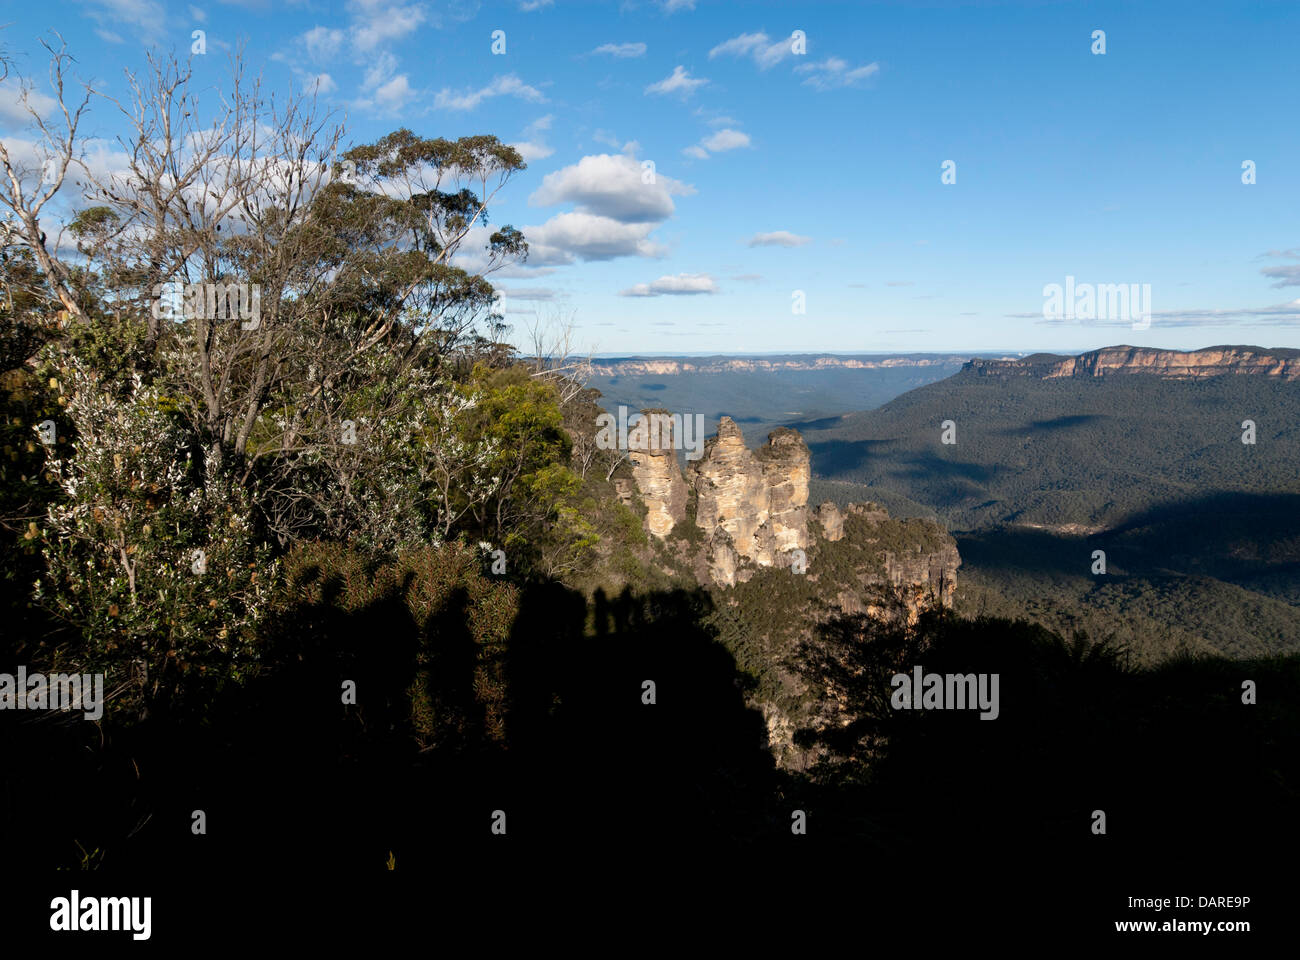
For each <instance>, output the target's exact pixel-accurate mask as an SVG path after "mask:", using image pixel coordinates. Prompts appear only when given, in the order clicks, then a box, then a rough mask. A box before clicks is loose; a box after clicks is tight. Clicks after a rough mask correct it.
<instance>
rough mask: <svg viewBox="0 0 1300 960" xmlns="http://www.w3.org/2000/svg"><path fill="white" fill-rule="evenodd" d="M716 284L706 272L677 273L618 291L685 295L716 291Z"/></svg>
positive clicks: (638, 294)
mask: <svg viewBox="0 0 1300 960" xmlns="http://www.w3.org/2000/svg"><path fill="white" fill-rule="evenodd" d="M717 292H718V285H717V283H716V282H715V281H714V279H713V278H712V277H711V276H709V275H708V274H707V273H679V274H677V275H676V276H663V277H660V278H659V279H658V280H655V281H653V282H652V283H638V284H635V285H634V286H631V287H628V288H627V289H626V290H622V291H620V292H619V296H620V297H685V296H695V295H698V294H710V293H717Z"/></svg>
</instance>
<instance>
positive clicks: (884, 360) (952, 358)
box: [591, 353, 971, 377]
mask: <svg viewBox="0 0 1300 960" xmlns="http://www.w3.org/2000/svg"><path fill="white" fill-rule="evenodd" d="M970 356H971V355H970V354H969V353H960V354H900V355H880V356H834V355H831V354H810V355H794V356H775V357H605V358H596V359H593V360H592V361H591V366H592V371H593V373H595V374H596V375H597V376H602V377H643V376H675V375H679V374H685V373H759V372H781V371H786V370H835V369H843V370H894V369H898V368H906V367H941V366H944V365H945V364H958V363H964V362H965V361H966V360H967V359H969V357H970Z"/></svg>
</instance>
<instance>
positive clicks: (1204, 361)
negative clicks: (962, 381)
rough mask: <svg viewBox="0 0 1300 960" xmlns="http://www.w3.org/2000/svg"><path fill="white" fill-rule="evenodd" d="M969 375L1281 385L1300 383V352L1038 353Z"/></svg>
mask: <svg viewBox="0 0 1300 960" xmlns="http://www.w3.org/2000/svg"><path fill="white" fill-rule="evenodd" d="M962 369H963V371H964V372H968V373H971V374H973V375H975V376H979V377H1031V378H1034V379H1040V380H1055V379H1060V378H1063V377H1073V378H1096V377H1107V376H1131V375H1136V374H1148V375H1154V376H1158V377H1161V378H1162V379H1166V380H1194V379H1201V378H1205V377H1223V376H1232V375H1255V376H1264V377H1276V378H1278V379H1280V380H1296V379H1300V351H1298V350H1290V349H1268V348H1264V347H1250V346H1222V347H1206V348H1204V349H1202V350H1159V349H1155V348H1152V347H1130V346H1116V347H1103V348H1101V349H1100V350H1091V351H1089V352H1087V353H1081V354H1079V355H1078V356H1077V357H1067V356H1056V355H1054V354H1034V355H1033V356H1029V357H1024V358H1022V359H1018V360H988V359H983V358H979V359H975V360H971V361H970V362H969V363H967V364H966V365H965V366H964V367H963V368H962Z"/></svg>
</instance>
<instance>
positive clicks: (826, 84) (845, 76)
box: [794, 57, 880, 90]
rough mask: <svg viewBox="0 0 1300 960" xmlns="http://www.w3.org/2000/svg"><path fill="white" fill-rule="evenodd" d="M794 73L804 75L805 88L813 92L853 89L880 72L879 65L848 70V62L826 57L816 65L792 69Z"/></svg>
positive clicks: (871, 64)
mask: <svg viewBox="0 0 1300 960" xmlns="http://www.w3.org/2000/svg"><path fill="white" fill-rule="evenodd" d="M794 70H795V73H806V74H808V79H806V80H805V81H804V85H805V86H809V87H812V88H813V89H815V90H838V89H840V88H842V87H854V86H858V85H859V84H861V83H862V82H863V81H864V80H867V79H869V78H871V77H873V76H875V75H876V74H877V73H879V72H880V64H878V63H868V64H866V65H864V66H861V67H853V68H852V69H850V68H849V65H848V62H847V61H845V60H841V59H840V58H839V57H827V58H826V59H825V60H822V61H820V62H818V63H804V64H800V65H799V66H797V67H795V68H794Z"/></svg>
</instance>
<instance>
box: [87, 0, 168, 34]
mask: <svg viewBox="0 0 1300 960" xmlns="http://www.w3.org/2000/svg"><path fill="white" fill-rule="evenodd" d="M82 2H84V3H88V4H89V5H91V7H92V9H91V11H90V16H91V18H92V19H93V20H95V21H96V22H97V23H99V24H100V25H101V26H102V25H103V24H104V22H105V21H106V20H111V21H115V22H118V23H124V24H127V25H128V26H131V27H134V28H135V30H136V32H137V33H139V34H140V35H141V36H144V37H157V36H159V35H160V34H161V33H162V31H163V24H164V23H165V22H166V20H167V11H166V10H165V9H164V8H163V5H162V4H161V3H158V2H156V0H82ZM104 32H105V33H108V34H109V35H110V36H114V37H117V34H115V33H112V32H111V31H108V30H105V31H104ZM187 36H188V34H187ZM104 39H108V38H107V37H105V38H104ZM109 42H110V43H117V42H121V38H120V37H118V39H117V40H110V41H109Z"/></svg>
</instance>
